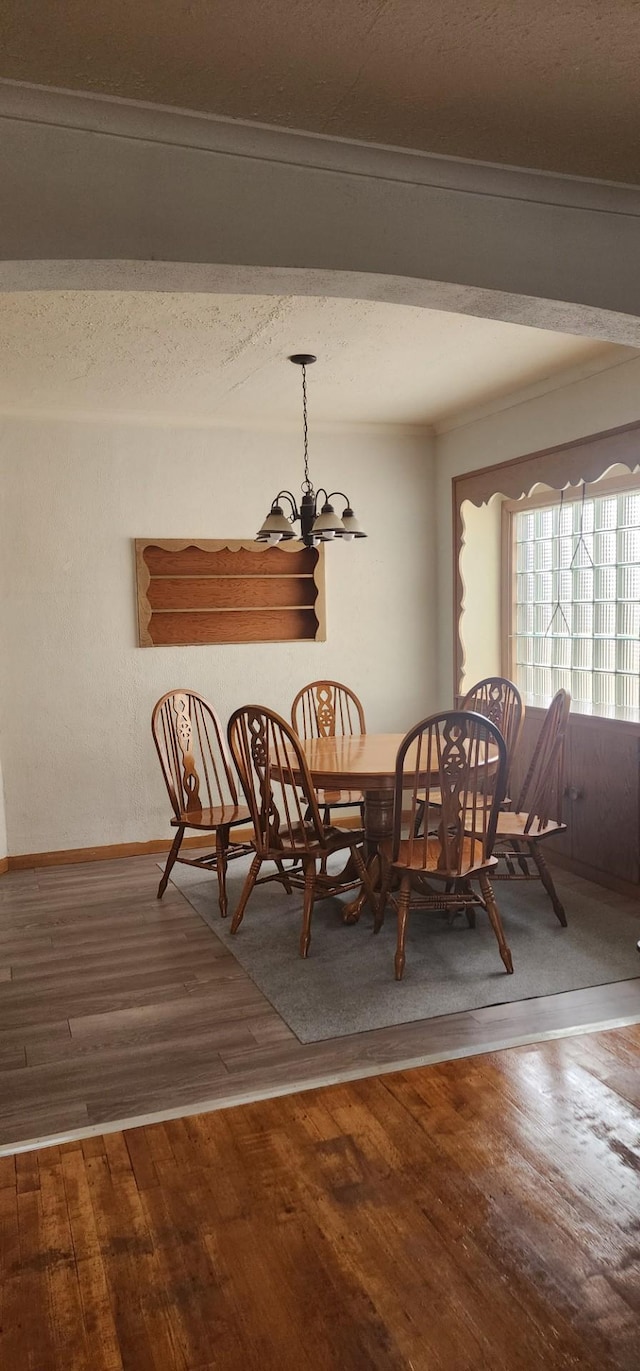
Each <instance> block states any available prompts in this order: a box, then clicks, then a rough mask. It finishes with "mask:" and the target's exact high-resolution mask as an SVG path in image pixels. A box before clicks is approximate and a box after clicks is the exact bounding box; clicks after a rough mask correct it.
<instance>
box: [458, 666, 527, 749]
mask: <svg viewBox="0 0 640 1371" xmlns="http://www.w3.org/2000/svg"><path fill="white" fill-rule="evenodd" d="M462 708H463V709H470V710H472V711H473V713H475V714H482V715H483V716H484V718H485V719H490V720H491V722H492V724H495V725H496V728H499V729H500V732H501V734H502V736H503V738H504V740H505V743H506V744H507V766H508V768H509V769H510V768H511V761H512V758H513V755H514V752H515V750H516V747H517V745H518V741H519V738H520V733H521V731H522V724H523V722H524V705H523V703H522V696H521V694H520V691H519V690H518V688H517V686H515V685H514V684H513V681H508V680H507V678H506V676H485V678H484V680H483V681H476V684H475V685H474V686H472V687H471V689H470V690H468V691H467V693H466V695H465V697H464V700H463V701H462Z"/></svg>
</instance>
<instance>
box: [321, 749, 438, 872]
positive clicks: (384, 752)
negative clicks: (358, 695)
mask: <svg viewBox="0 0 640 1371" xmlns="http://www.w3.org/2000/svg"><path fill="white" fill-rule="evenodd" d="M403 738H404V733H362V734H359V733H354V734H353V735H352V736H351V737H346V738H307V739H305V740H304V741H303V743H302V748H303V751H304V754H305V757H306V759H307V762H308V764H309V771H310V772H311V779H312V781H313V783H314V785H315V787H316V789H318V790H334V791H338V790H356V791H358V790H359V791H362V793H363V795H364V828H365V833H366V837H367V843H368V844H369V845H370V848H371V849H373V850H375V848H376V847H377V844H378V843H379V842H381V840H382V839H383V838H388V837H389V836H390V834H391V832H392V826H393V792H394V786H395V776H396V756H397V753H398V748H399V747H400V744H401V742H402V739H403ZM412 754H413V757H414V758H415V750H414V749H413V748H412V749H411V750H410V752H409V753H408V755H407V770H408V771H411V761H412ZM413 764H414V766H415V761H414V763H413ZM426 782H427V775H426V773H425V776H424V783H425V785H426Z"/></svg>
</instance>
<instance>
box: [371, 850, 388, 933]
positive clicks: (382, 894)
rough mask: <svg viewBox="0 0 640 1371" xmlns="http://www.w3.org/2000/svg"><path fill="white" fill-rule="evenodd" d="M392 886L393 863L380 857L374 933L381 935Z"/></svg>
mask: <svg viewBox="0 0 640 1371" xmlns="http://www.w3.org/2000/svg"><path fill="white" fill-rule="evenodd" d="M390 886H391V862H387V861H385V859H384V857H383V856H382V854H381V855H380V890H379V891H378V908H377V910H376V916H375V919H374V922H373V931H374V933H379V932H380V929H381V928H382V925H383V923H384V912H385V909H386V907H387V900H388V899H389V889H390Z"/></svg>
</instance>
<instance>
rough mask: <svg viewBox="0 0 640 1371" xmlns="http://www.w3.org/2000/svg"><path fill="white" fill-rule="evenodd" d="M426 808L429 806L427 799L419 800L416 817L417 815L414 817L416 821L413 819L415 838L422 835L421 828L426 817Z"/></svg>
mask: <svg viewBox="0 0 640 1371" xmlns="http://www.w3.org/2000/svg"><path fill="white" fill-rule="evenodd" d="M426 808H427V805H426V801H425V800H418V804H417V808H416V817H415V819H414V821H413V836H414V838H419V837H420V829H421V828H422V820H423V819H424V816H425V812H426Z"/></svg>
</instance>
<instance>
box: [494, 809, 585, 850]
mask: <svg viewBox="0 0 640 1371" xmlns="http://www.w3.org/2000/svg"><path fill="white" fill-rule="evenodd" d="M528 818H529V815H528V814H514V813H512V812H511V811H509V812H507V813H506V814H505V813H502V814H499V815H498V828H497V831H496V838H497V840H499V839H500V838H512V839H513V840H514V842H524V843H526V842H531V841H533V840H534V839H536V838H549V837H550V836H551V835H552V834H553V833H565V832H566V828H567V825H566V824H562V823H558V822H557V821H556V820H555V819H550V820H549V822H548V823H546V824H543V825H542V827H538V822H537V820H536V819H534V820H533V823H532V825H531V828H530V830H529V832H528V833H525V831H524V830H525V827H526V824H527V820H528Z"/></svg>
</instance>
